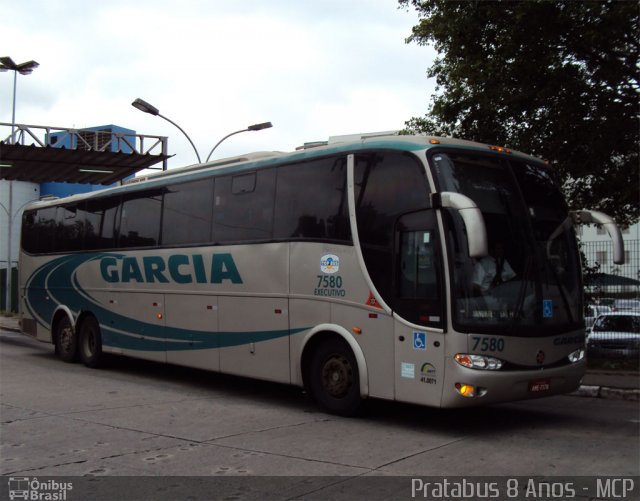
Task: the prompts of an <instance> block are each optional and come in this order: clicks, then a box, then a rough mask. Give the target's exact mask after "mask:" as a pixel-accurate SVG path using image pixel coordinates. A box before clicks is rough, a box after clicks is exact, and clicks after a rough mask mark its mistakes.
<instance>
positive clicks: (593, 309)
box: [584, 304, 612, 327]
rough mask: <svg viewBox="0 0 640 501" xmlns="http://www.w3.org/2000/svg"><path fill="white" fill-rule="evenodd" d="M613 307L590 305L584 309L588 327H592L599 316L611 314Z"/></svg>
mask: <svg viewBox="0 0 640 501" xmlns="http://www.w3.org/2000/svg"><path fill="white" fill-rule="evenodd" d="M611 311H612V310H611V306H604V305H600V304H588V305H586V306H585V307H584V322H585V324H586V325H587V327H591V326H592V325H593V322H595V321H596V318H598V316H599V315H602V314H603V313H609V312H611Z"/></svg>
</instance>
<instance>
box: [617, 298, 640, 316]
mask: <svg viewBox="0 0 640 501" xmlns="http://www.w3.org/2000/svg"><path fill="white" fill-rule="evenodd" d="M613 311H637V312H639V313H640V299H616V300H615V301H614V302H613Z"/></svg>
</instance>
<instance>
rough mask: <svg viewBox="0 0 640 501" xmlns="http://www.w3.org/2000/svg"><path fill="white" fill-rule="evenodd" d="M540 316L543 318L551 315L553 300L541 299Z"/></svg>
mask: <svg viewBox="0 0 640 501" xmlns="http://www.w3.org/2000/svg"><path fill="white" fill-rule="evenodd" d="M542 316H543V317H544V318H552V317H553V300H551V299H545V300H543V301H542Z"/></svg>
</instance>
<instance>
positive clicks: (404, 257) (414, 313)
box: [392, 210, 444, 327]
mask: <svg viewBox="0 0 640 501" xmlns="http://www.w3.org/2000/svg"><path fill="white" fill-rule="evenodd" d="M438 246H439V239H438V231H437V229H436V221H435V213H434V211H432V210H425V211H420V212H414V213H411V214H407V215H405V216H402V217H401V218H400V219H399V220H398V224H397V225H396V247H395V273H394V282H395V283H394V298H393V303H392V308H393V309H394V311H396V312H397V313H398V314H399V315H400V316H402V317H403V318H405V319H406V320H408V321H410V322H413V323H416V324H419V325H426V326H429V327H444V313H443V309H444V304H443V300H442V298H443V291H442V279H441V276H442V271H441V270H442V263H441V257H440V253H439V251H438Z"/></svg>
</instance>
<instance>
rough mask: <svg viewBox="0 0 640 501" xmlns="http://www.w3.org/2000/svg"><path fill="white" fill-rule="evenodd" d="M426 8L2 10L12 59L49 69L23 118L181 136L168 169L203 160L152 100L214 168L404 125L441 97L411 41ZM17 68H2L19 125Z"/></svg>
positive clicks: (299, 3) (356, 3)
mask: <svg viewBox="0 0 640 501" xmlns="http://www.w3.org/2000/svg"><path fill="white" fill-rule="evenodd" d="M417 22H418V16H417V13H416V12H415V11H409V12H407V11H405V10H398V8H397V2H396V1H395V0H314V1H307V0H262V1H261V0H242V1H232V0H179V1H173V0H135V1H132V0H78V1H76V0H20V1H8V0H7V1H4V2H3V5H2V17H1V20H0V52H2V53H1V54H0V56H10V57H11V58H13V60H14V61H15V62H17V63H21V62H25V61H29V60H31V59H33V60H36V61H37V62H39V63H40V67H39V68H37V69H36V70H35V71H34V72H33V73H32V74H31V75H28V76H22V75H18V85H17V105H16V122H17V123H26V124H31V125H51V126H59V127H77V128H82V127H91V126H97V125H105V124H116V125H120V126H122V127H126V128H129V129H134V130H135V131H136V132H138V133H139V134H157V135H166V136H169V152H170V153H172V154H175V157H174V158H172V159H171V160H170V161H169V166H170V167H178V166H182V165H188V164H191V163H194V162H196V157H195V154H194V152H193V149H192V148H191V146H190V145H189V143H188V141H187V140H186V139H185V138H184V136H182V134H181V133H180V132H179V131H178V130H177V129H176V128H175V127H173V126H172V125H170V124H169V123H167V122H165V121H164V120H162V119H161V118H158V117H154V116H152V115H148V114H144V113H142V112H140V111H138V110H136V109H135V108H133V107H132V106H131V102H132V101H133V100H134V99H135V98H136V97H141V98H143V99H144V100H146V101H148V102H149V103H151V104H153V105H154V106H156V107H157V108H158V109H159V110H160V113H162V114H163V115H165V116H166V117H168V118H170V119H171V120H173V121H175V122H177V123H178V124H179V125H180V126H181V127H182V128H183V129H185V130H186V132H187V133H188V134H189V136H190V137H191V138H192V140H193V141H194V143H195V144H196V146H197V148H198V150H199V152H200V156H201V157H202V159H203V160H204V158H206V156H207V155H208V153H209V151H210V150H211V148H212V147H213V145H214V144H215V143H216V142H217V141H218V140H219V139H220V138H222V137H223V136H225V135H226V134H228V133H229V132H233V131H235V130H238V129H243V128H245V127H246V126H247V125H249V124H253V123H258V122H264V121H271V122H273V124H274V127H273V128H272V129H268V130H264V131H260V132H247V133H244V134H239V135H236V136H233V137H231V138H229V139H228V140H227V141H225V142H224V143H222V145H221V146H220V147H219V148H218V149H217V150H216V152H215V153H214V155H213V157H212V158H222V157H227V156H231V155H236V154H242V153H247V152H250V151H262V150H279V151H291V150H293V149H295V147H296V146H299V145H301V144H303V143H304V142H307V141H318V140H326V139H327V138H328V137H329V136H332V135H339V134H351V133H359V132H372V131H384V130H392V129H400V128H402V127H403V126H404V122H405V121H406V120H408V119H409V118H411V117H412V116H419V115H423V114H424V113H425V111H426V109H427V105H428V102H429V96H430V95H431V93H432V92H433V88H434V82H433V79H427V77H426V69H427V67H428V66H429V64H430V62H431V60H432V59H433V57H434V52H433V50H432V49H430V48H427V47H419V46H417V45H415V44H409V45H408V44H406V43H405V42H404V40H405V38H406V37H407V36H408V35H409V34H410V33H411V28H412V27H413V26H414V25H415V24H417ZM12 92H13V73H0V121H1V122H11V106H12Z"/></svg>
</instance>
